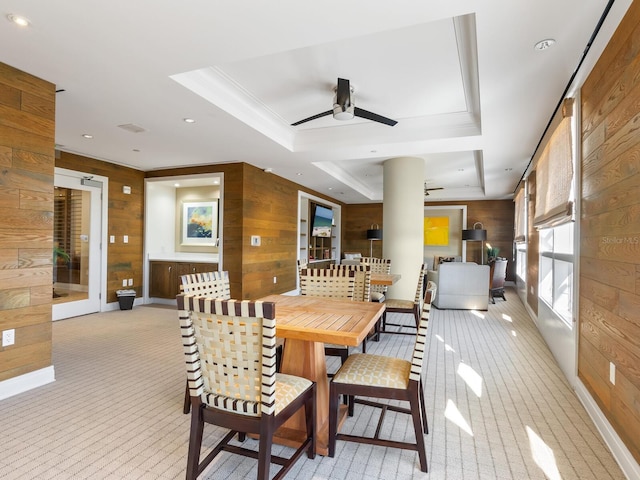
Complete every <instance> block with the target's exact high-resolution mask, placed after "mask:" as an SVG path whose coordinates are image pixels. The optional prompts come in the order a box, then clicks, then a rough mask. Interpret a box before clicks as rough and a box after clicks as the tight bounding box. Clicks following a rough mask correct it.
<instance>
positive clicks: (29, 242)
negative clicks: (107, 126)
mask: <svg viewBox="0 0 640 480" xmlns="http://www.w3.org/2000/svg"><path fill="white" fill-rule="evenodd" d="M54 132H55V85H53V84H51V83H49V82H45V81H44V80H40V79H38V78H36V77H34V76H32V75H28V74H26V73H23V72H20V71H18V70H16V69H14V68H12V67H9V66H8V65H5V64H3V63H0V330H7V329H15V344H14V345H12V346H7V347H2V346H0V381H2V380H6V379H9V378H12V377H16V376H19V375H22V374H25V373H29V372H33V371H36V370H39V369H41V368H45V367H48V366H50V365H51V298H52V294H53V290H52V288H53V287H52V282H53V272H52V262H53V165H54V145H55V139H54Z"/></svg>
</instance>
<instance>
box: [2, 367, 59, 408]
mask: <svg viewBox="0 0 640 480" xmlns="http://www.w3.org/2000/svg"><path fill="white" fill-rule="evenodd" d="M55 380H56V376H55V371H54V368H53V365H50V366H48V367H45V368H41V369H40V370H36V371H34V372H29V373H25V374H24V375H19V376H17V377H14V378H10V379H8V380H4V381H2V382H0V400H4V399H5V398H9V397H13V396H14V395H18V394H19V393H22V392H26V391H27V390H31V389H33V388H37V387H41V386H42V385H46V384H47V383H51V382H55Z"/></svg>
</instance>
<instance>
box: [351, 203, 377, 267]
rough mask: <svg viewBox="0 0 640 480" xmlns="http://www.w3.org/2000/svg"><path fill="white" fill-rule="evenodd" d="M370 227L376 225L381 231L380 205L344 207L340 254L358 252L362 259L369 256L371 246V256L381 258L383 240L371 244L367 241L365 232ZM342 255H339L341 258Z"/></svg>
mask: <svg viewBox="0 0 640 480" xmlns="http://www.w3.org/2000/svg"><path fill="white" fill-rule="evenodd" d="M371 225H373V226H374V228H375V225H378V226H379V227H380V228H382V229H383V232H382V233H383V237H384V225H383V224H382V204H381V203H367V204H354V205H346V206H345V207H344V208H343V210H342V234H343V235H342V244H341V245H342V252H341V254H344V252H360V253H361V254H362V256H363V257H367V256H369V253H370V251H371V247H372V246H373V256H374V257H377V258H381V257H382V244H383V240H380V241H375V242H373V245H372V243H371V242H370V241H369V240H367V230H369V229H370V228H371ZM342 256H343V255H341V258H342Z"/></svg>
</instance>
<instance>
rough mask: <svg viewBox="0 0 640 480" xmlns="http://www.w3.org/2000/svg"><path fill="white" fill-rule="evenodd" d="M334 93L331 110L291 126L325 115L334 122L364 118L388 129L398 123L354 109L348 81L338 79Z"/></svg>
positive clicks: (351, 90) (351, 91)
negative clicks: (334, 120)
mask: <svg viewBox="0 0 640 480" xmlns="http://www.w3.org/2000/svg"><path fill="white" fill-rule="evenodd" d="M334 91H335V95H334V97H333V109H332V110H327V111H326V112H322V113H318V114H317V115H313V116H311V117H308V118H305V119H303V120H300V121H298V122H296V123H292V124H291V126H292V127H295V126H297V125H300V124H302V123H306V122H310V121H311V120H315V119H317V118H321V117H326V116H327V115H332V114H333V118H335V119H336V120H351V119H352V118H353V117H354V116H355V117H360V118H366V119H367V120H372V121H374V122H378V123H384V124H385V125H389V126H390V127H393V126H394V125H395V124H396V123H398V122H397V121H396V120H392V119H390V118H387V117H383V116H382V115H378V114H377V113H373V112H369V111H367V110H363V109H361V108H358V107H356V105H355V102H354V101H353V98H352V94H353V88H352V87H351V85H350V84H349V80H346V79H344V78H338V85H336V87H335V88H334Z"/></svg>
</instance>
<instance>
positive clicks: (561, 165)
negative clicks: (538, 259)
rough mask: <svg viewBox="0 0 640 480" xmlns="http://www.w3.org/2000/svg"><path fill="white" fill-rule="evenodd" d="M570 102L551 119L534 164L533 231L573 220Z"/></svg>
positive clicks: (571, 101)
mask: <svg viewBox="0 0 640 480" xmlns="http://www.w3.org/2000/svg"><path fill="white" fill-rule="evenodd" d="M572 114H573V99H572V98H568V99H565V101H564V102H563V105H562V108H561V109H560V111H559V112H558V113H557V114H556V116H555V118H554V122H553V123H554V124H555V125H557V126H556V127H555V129H553V130H550V131H553V133H552V134H551V136H550V137H548V140H547V142H546V144H545V145H544V148H543V150H542V153H541V154H540V156H539V157H538V159H537V161H536V166H535V170H536V180H537V184H538V186H539V187H541V188H538V189H537V190H538V193H537V195H536V208H535V217H534V219H533V225H534V226H535V227H536V228H537V229H541V228H548V227H555V226H557V225H561V224H563V223H567V222H570V221H572V220H573V196H574V192H573V189H572V185H573V155H572V135H571V116H572Z"/></svg>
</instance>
